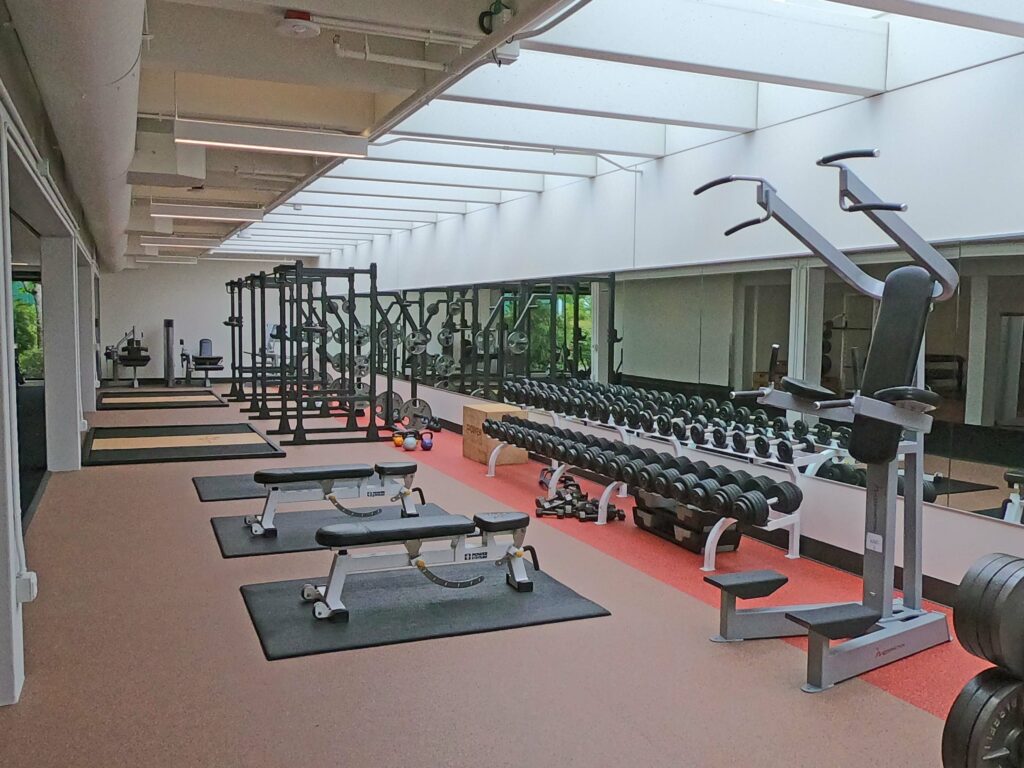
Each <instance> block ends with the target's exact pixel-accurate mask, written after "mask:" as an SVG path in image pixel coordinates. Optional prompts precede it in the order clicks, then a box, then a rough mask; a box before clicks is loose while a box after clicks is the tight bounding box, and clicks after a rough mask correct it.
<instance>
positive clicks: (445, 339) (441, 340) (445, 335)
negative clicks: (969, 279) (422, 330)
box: [437, 328, 455, 347]
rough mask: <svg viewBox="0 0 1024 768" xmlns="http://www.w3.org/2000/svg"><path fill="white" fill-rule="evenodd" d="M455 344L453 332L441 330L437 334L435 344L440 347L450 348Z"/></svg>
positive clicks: (445, 329) (448, 329)
mask: <svg viewBox="0 0 1024 768" xmlns="http://www.w3.org/2000/svg"><path fill="white" fill-rule="evenodd" d="M454 342H455V331H453V330H452V329H451V328H442V329H441V330H440V331H438V332H437V343H438V344H440V345H441V346H442V347H450V346H451V345H452V344H453V343H454Z"/></svg>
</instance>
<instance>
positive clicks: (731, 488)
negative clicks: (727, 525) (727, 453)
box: [708, 469, 775, 515]
mask: <svg viewBox="0 0 1024 768" xmlns="http://www.w3.org/2000/svg"><path fill="white" fill-rule="evenodd" d="M722 479H723V483H722V487H721V488H719V489H718V490H717V491H715V492H714V493H713V494H712V495H711V498H710V499H709V500H708V509H709V510H710V511H712V512H715V513H716V514H719V515H728V514H729V513H730V512H731V511H732V505H733V504H735V503H736V501H737V500H738V499H739V498H740V497H741V496H742V495H743V494H744V493H747V492H748V491H760V492H761V493H767V492H768V491H769V490H770V489H771V487H772V486H773V485H775V481H774V480H772V479H771V478H770V477H765V476H764V475H758V476H756V477H752V476H751V475H750V473H749V472H744V471H743V470H742V469H740V470H736V471H734V472H731V473H730V474H729V475H728V476H726V477H724V478H722Z"/></svg>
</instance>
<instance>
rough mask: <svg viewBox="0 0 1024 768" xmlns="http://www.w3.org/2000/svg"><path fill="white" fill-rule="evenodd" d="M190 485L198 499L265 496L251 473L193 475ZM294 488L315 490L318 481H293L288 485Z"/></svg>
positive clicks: (213, 499) (265, 493)
mask: <svg viewBox="0 0 1024 768" xmlns="http://www.w3.org/2000/svg"><path fill="white" fill-rule="evenodd" d="M192 485H194V486H195V487H196V493H198V494H199V500H200V501H238V500H239V499H262V498H266V495H267V488H266V486H263V485H260V484H259V483H257V482H255V481H253V479H252V473H251V472H250V473H249V474H247V475H207V476H205V477H193V478H192ZM289 487H290V488H292V489H294V490H300V489H301V490H303V491H309V490H315V489H317V488H319V487H320V483H318V482H316V481H312V480H311V481H310V482H308V483H293V484H291V485H290V486H289Z"/></svg>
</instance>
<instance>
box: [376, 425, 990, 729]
mask: <svg viewBox="0 0 1024 768" xmlns="http://www.w3.org/2000/svg"><path fill="white" fill-rule="evenodd" d="M397 450H399V449H396V451H397ZM409 457H410V458H413V457H415V459H416V460H417V461H421V462H423V463H424V464H429V465H430V466H432V467H435V468H436V469H438V470H440V471H442V472H444V473H446V474H448V475H449V476H451V477H452V478H454V479H456V480H458V481H459V482H461V483H465V484H466V485H468V486H470V487H471V488H474V489H476V490H479V491H481V492H483V493H486V494H488V495H489V496H491V497H492V498H494V499H495V500H497V501H500V502H501V503H503V504H507V505H508V506H509V507H511V508H514V509H518V510H521V511H524V512H529V513H531V514H532V513H533V509H534V499H535V498H536V497H537V496H538V495H539V494H540V493H541V489H540V487H539V485H538V484H537V478H538V475H539V472H540V469H541V465H539V464H537V463H536V462H529V463H527V464H518V465H506V466H500V467H498V471H497V477H494V478H488V477H486V476H485V472H486V467H485V466H483V465H482V464H478V463H476V462H474V461H470V460H469V459H465V458H463V456H462V438H461V437H460V436H459V435H456V434H453V433H450V432H444V433H439V434H437V435H436V436H435V440H434V449H433V450H432V451H430V452H426V451H421V450H417V451H416V452H415V453H414V454H412V455H410V456H409ZM583 485H584V487H585V489H586V490H587V491H588V492H589V493H590V494H591V496H592V497H593V496H595V495H599V493H600V490H599V487H598V486H596V485H595V484H593V483H588V482H586V481H584V482H583ZM617 504H618V505H619V506H620V507H621V506H623V505H628V507H627V509H626V512H627V519H626V521H624V522H616V523H610V524H608V525H603V526H599V525H594V524H593V523H581V522H579V521H577V520H568V519H566V520H558V519H557V518H552V517H545V518H540V519H538V518H536V517H535V518H534V522H535V523H538V522H542V523H543V524H544V525H552V526H556V527H557V528H559V529H560V530H562V531H563V532H564V533H567V534H569V535H570V536H572V537H574V538H576V539H578V540H580V541H583V542H585V543H587V544H589V545H590V546H592V547H594V548H595V549H598V550H599V551H601V552H603V553H605V554H607V555H610V556H611V557H614V558H616V559H618V560H620V561H621V562H623V563H626V564H628V565H631V566H632V567H634V568H636V569H638V570H640V571H642V572H643V573H645V574H647V575H648V576H651V577H653V578H656V579H658V580H659V581H662V582H664V583H665V584H668V585H670V586H672V587H675V588H676V589H678V590H680V591H682V592H685V593H687V594H689V595H692V596H694V597H696V598H698V599H700V600H703V601H704V602H706V603H708V604H710V605H715V606H717V605H718V590H717V589H715V588H714V587H712V586H711V585H709V584H706V583H705V582H704V579H703V577H704V575H705V574H704V573H703V572H702V571H701V570H700V566H701V565H702V559H701V558H700V557H699V556H698V555H695V554H692V553H690V552H687V551H686V550H683V549H680V548H679V547H676V546H674V545H673V544H670V543H669V542H667V541H665V540H663V539H660V538H658V537H657V536H654V535H652V534H649V533H645V532H644V531H641V530H640V529H639V528H637V527H636V526H634V525H633V523H632V518H631V515H630V514H629V513H630V512H631V505H632V499H620V500H617ZM716 564H717V565H718V567H719V570H720V571H721V572H723V573H728V572H733V571H744V570H754V569H763V568H771V569H774V570H777V571H779V572H781V573H784V574H786V575H787V576H789V579H790V581H789V584H787V585H786V586H784V587H783V588H782V589H780V590H779V591H778V592H776V593H775V594H774V595H772V596H771V597H770V598H767V599H765V600H763V601H748V602H749V603H750V605H751V606H756V605H759V604H760V605H773V604H775V605H785V604H792V603H815V602H829V601H858V600H860V596H861V581H860V579H859V578H857V577H856V576H853V575H852V574H849V573H846V572H844V571H840V570H837V569H835V568H832V567H829V566H827V565H823V564H821V563H818V562H815V561H812V560H808V559H806V558H801V559H799V560H787V559H786V557H785V553H784V552H783V551H782V550H780V549H777V548H775V547H772V546H770V545H767V544H764V543H762V542H759V541H756V540H754V539H751V538H744V539H743V542H742V544H741V545H740V548H739V549H738V550H737V551H736V552H733V553H729V554H724V555H719V557H718V560H717V563H716ZM932 607H934V608H937V609H939V610H943V611H945V612H946V613H949V610H948V609H947V608H945V607H944V606H937V605H933V606H932ZM950 625H951V628H950V631H952V621H951V622H950ZM715 629H716V628H715V627H714V626H709V627H708V635H709V636H710V635H711V634H713V633H714V631H715ZM763 642H778V641H770V640H769V641H763ZM784 642H789V643H792V644H793V645H796V646H800V647H804V648H806V646H807V642H806V640H804V639H803V638H789V639H786V640H785V641H784ZM986 666H990V665H988V664H987V663H986V662H983V661H981V660H980V659H977V658H975V657H973V656H971V655H969V654H968V653H967V652H966V651H964V650H963V649H962V648H961V647H960V645H959V644H958V643H957V642H956V640H955V639H954V640H953V642H951V643H947V644H945V645H943V646H940V647H938V648H933V649H931V650H928V651H925V652H924V653H920V654H917V655H916V656H912V657H910V658H908V659H904V660H903V661H899V662H896V663H894V664H890V665H889V666H886V667H882V668H881V669H877V670H874V671H873V672H869V673H867V674H866V675H864V676H863V677H862V679H864V680H866V681H868V682H870V683H872V684H873V685H876V686H878V687H879V688H881V689H883V690H885V691H887V692H889V693H890V694H892V695H893V696H896V697H898V698H900V699H903V700H904V701H906V702H908V703H910V704H913V705H914V706H917V707H919V708H921V709H923V710H925V711H926V712H930V713H932V714H933V715H936V716H938V717H942V718H944V717H945V716H946V713H947V712H948V711H949V707H950V705H951V704H952V703H953V699H954V698H955V697H956V695H957V693H959V692H960V689H961V688H962V687H963V685H964V683H965V682H966V681H967V680H968V679H969V678H971V677H973V676H974V675H975V674H977V673H978V672H979V671H980V670H981V669H983V668H985V667H986ZM824 695H827V694H824Z"/></svg>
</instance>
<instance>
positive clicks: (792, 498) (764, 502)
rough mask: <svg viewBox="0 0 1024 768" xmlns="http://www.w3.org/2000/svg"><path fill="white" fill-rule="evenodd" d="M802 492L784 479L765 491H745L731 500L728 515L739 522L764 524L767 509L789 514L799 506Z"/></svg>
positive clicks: (768, 515) (802, 497)
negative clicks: (731, 503) (734, 499)
mask: <svg viewBox="0 0 1024 768" xmlns="http://www.w3.org/2000/svg"><path fill="white" fill-rule="evenodd" d="M803 499H804V495H803V492H802V491H801V490H800V489H799V488H798V487H797V486H796V485H794V484H793V483H791V482H789V481H788V480H784V481H783V482H781V483H776V484H775V485H774V486H772V487H771V488H770V489H768V490H767V491H760V490H753V491H747V492H745V493H744V494H743V495H742V496H740V497H739V498H738V499H736V501H734V502H733V505H732V509H731V511H730V514H729V516H730V517H733V518H735V519H736V520H738V521H740V522H741V523H747V524H749V525H758V526H764V525H767V524H768V520H769V517H770V514H769V511H770V510H772V509H774V510H775V511H776V512H782V513H784V514H790V513H792V512H795V511H796V510H797V509H799V508H800V504H801V502H803Z"/></svg>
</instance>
